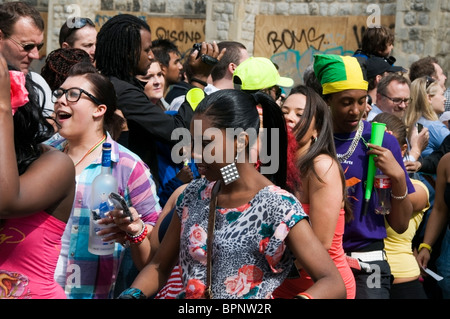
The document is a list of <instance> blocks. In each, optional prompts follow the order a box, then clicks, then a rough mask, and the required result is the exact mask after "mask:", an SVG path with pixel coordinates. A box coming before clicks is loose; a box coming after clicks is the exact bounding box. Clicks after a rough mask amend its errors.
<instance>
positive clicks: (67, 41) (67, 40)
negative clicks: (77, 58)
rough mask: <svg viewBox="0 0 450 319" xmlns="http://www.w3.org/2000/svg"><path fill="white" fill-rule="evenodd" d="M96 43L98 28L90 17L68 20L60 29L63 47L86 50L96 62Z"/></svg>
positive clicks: (60, 42)
mask: <svg viewBox="0 0 450 319" xmlns="http://www.w3.org/2000/svg"><path fill="white" fill-rule="evenodd" d="M68 22H69V23H68ZM96 43H97V29H96V28H95V24H94V22H92V20H91V19H89V18H78V17H76V18H73V19H72V21H70V20H69V21H66V22H65V23H64V24H63V25H62V27H61V30H60V31H59V45H60V46H61V48H73V49H81V50H84V51H86V52H87V53H88V54H89V56H90V58H91V62H94V54H95V45H96Z"/></svg>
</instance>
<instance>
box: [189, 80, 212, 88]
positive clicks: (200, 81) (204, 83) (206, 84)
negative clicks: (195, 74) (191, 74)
mask: <svg viewBox="0 0 450 319" xmlns="http://www.w3.org/2000/svg"><path fill="white" fill-rule="evenodd" d="M191 82H197V83H198V84H201V85H203V86H205V87H206V86H208V83H206V82H205V81H202V80H200V79H197V78H191Z"/></svg>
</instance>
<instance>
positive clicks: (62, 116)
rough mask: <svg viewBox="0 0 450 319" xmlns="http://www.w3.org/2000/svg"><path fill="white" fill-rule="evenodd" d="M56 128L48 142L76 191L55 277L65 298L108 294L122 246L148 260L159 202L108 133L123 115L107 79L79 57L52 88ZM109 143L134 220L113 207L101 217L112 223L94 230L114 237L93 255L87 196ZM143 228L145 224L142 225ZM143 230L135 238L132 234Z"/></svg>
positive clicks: (146, 174)
mask: <svg viewBox="0 0 450 319" xmlns="http://www.w3.org/2000/svg"><path fill="white" fill-rule="evenodd" d="M53 101H54V102H55V114H56V121H57V122H58V123H59V125H60V129H59V132H58V134H57V135H56V136H55V137H54V138H53V139H52V140H51V141H49V143H50V144H51V145H54V146H55V147H57V148H58V149H60V150H61V151H63V152H64V153H66V154H68V155H69V157H70V158H71V159H72V160H73V165H74V166H75V171H76V182H77V192H76V198H75V201H74V205H73V210H72V215H71V218H70V220H69V222H68V225H67V227H66V230H65V232H64V235H63V239H62V249H61V254H60V259H59V262H58V267H57V271H56V274H55V276H56V278H57V281H58V283H59V284H60V285H61V286H62V287H64V289H65V292H66V295H67V297H68V298H73V299H93V298H94V299H106V298H112V297H113V293H114V284H115V280H116V279H117V273H118V271H119V267H120V264H121V262H122V259H123V254H124V247H123V246H122V245H120V244H123V245H127V243H131V244H130V250H131V255H132V257H133V261H134V263H135V265H136V267H137V268H140V267H142V266H143V265H145V264H146V263H147V258H148V255H149V246H150V243H149V240H148V236H149V234H150V233H151V229H152V227H153V226H154V224H155V222H156V220H157V218H158V216H159V213H160V211H161V207H160V205H159V203H158V197H157V195H156V188H155V183H154V181H153V178H152V175H151V174H150V170H149V169H148V167H147V166H146V165H145V163H144V162H143V161H142V160H141V159H140V158H139V157H138V156H137V155H135V154H134V153H132V152H131V151H129V150H128V149H126V148H125V147H123V146H122V145H119V144H118V143H117V142H116V141H115V140H114V139H113V138H114V135H115V134H118V133H120V127H121V124H122V121H123V119H122V118H121V117H120V116H119V115H117V114H116V113H115V110H116V108H117V100H116V94H115V90H114V87H113V85H112V83H111V82H110V80H109V79H108V78H107V77H105V76H103V75H101V74H99V73H98V72H97V71H96V69H95V67H94V66H93V65H92V64H91V63H86V62H84V63H78V64H76V65H75V66H73V67H72V69H71V70H70V72H69V76H68V78H67V79H66V80H65V81H64V83H63V84H62V85H61V87H60V88H59V89H57V90H55V91H54V92H53ZM104 142H107V143H111V145H112V154H111V160H112V175H113V176H114V177H115V178H116V180H117V181H118V185H119V187H118V192H119V194H120V195H122V196H123V197H124V199H125V201H126V202H127V204H128V206H130V210H131V211H132V213H133V221H132V222H130V219H129V217H126V216H123V215H122V214H121V211H118V210H114V211H111V212H110V216H111V217H113V216H114V218H104V219H103V220H102V223H107V224H110V223H116V227H111V228H108V229H105V230H102V231H100V232H99V235H102V236H104V240H105V241H111V240H116V244H115V251H114V253H113V254H112V255H107V256H96V255H93V254H91V253H89V252H88V237H89V227H86V225H89V217H90V209H89V206H90V205H89V198H90V192H91V185H92V181H93V180H94V178H95V177H96V176H97V175H98V174H99V173H100V171H101V153H102V147H101V145H102V144H103V143H104ZM146 229H147V230H146ZM145 231H146V232H147V236H143V237H142V238H140V240H139V241H138V242H133V240H131V239H132V238H133V236H135V235H138V234H141V233H142V232H145Z"/></svg>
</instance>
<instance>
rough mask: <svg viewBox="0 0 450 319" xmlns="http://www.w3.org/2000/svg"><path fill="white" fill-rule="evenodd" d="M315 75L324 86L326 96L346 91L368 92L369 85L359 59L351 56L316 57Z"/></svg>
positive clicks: (319, 55) (318, 55) (321, 55)
mask: <svg viewBox="0 0 450 319" xmlns="http://www.w3.org/2000/svg"><path fill="white" fill-rule="evenodd" d="M314 73H315V74H316V77H317V79H318V80H319V82H320V84H322V89H323V94H324V95H326V94H331V93H337V92H341V91H345V90H367V88H368V85H369V84H368V83H367V81H366V80H365V79H364V74H363V71H362V69H361V65H360V64H359V62H358V59H356V58H355V57H351V56H341V55H335V54H317V55H314Z"/></svg>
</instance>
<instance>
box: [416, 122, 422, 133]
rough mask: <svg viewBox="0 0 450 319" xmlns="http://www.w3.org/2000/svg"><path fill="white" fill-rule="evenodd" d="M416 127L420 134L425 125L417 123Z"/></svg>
mask: <svg viewBox="0 0 450 319" xmlns="http://www.w3.org/2000/svg"><path fill="white" fill-rule="evenodd" d="M416 127H417V132H418V133H420V131H422V129H423V125H422V124H420V123H416Z"/></svg>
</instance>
